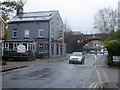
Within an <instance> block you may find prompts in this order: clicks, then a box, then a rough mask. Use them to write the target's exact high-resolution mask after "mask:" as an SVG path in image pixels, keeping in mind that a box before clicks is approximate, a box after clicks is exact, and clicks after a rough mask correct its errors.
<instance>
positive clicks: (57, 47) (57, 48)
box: [56, 44, 59, 55]
mask: <svg viewBox="0 0 120 90" xmlns="http://www.w3.org/2000/svg"><path fill="white" fill-rule="evenodd" d="M56 50H57V52H56V55H58V54H59V44H57V46H56Z"/></svg>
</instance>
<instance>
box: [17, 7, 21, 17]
mask: <svg viewBox="0 0 120 90" xmlns="http://www.w3.org/2000/svg"><path fill="white" fill-rule="evenodd" d="M22 13H23V8H22V7H18V8H17V13H16V15H17V16H18V15H19V14H22Z"/></svg>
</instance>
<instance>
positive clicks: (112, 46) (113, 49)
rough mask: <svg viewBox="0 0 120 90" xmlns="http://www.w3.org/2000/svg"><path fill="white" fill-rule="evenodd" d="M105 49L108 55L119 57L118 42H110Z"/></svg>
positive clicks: (119, 47)
mask: <svg viewBox="0 0 120 90" xmlns="http://www.w3.org/2000/svg"><path fill="white" fill-rule="evenodd" d="M105 47H106V48H107V50H108V53H109V55H112V56H120V41H118V40H111V41H108V42H107V43H106V44H105Z"/></svg>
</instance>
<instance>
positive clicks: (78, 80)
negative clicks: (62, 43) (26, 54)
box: [2, 54, 118, 88]
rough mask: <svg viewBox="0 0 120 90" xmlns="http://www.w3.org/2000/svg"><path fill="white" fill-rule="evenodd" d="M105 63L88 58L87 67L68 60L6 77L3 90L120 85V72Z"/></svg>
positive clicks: (89, 55)
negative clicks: (105, 84) (109, 83)
mask: <svg viewBox="0 0 120 90" xmlns="http://www.w3.org/2000/svg"><path fill="white" fill-rule="evenodd" d="M105 60H106V58H105V55H104V56H103V55H97V56H95V55H91V54H87V55H86V56H85V63H84V64H69V62H68V60H64V61H60V62H52V63H46V64H36V65H35V66H32V67H29V68H25V69H21V70H17V71H13V72H7V73H3V77H2V78H3V81H2V83H3V88H98V87H100V86H101V85H103V82H111V81H112V82H113V81H114V82H118V69H113V68H108V67H107V66H106V64H105Z"/></svg>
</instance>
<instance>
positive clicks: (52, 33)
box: [51, 28, 54, 38]
mask: <svg viewBox="0 0 120 90" xmlns="http://www.w3.org/2000/svg"><path fill="white" fill-rule="evenodd" d="M51 37H52V38H54V28H52V31H51Z"/></svg>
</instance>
